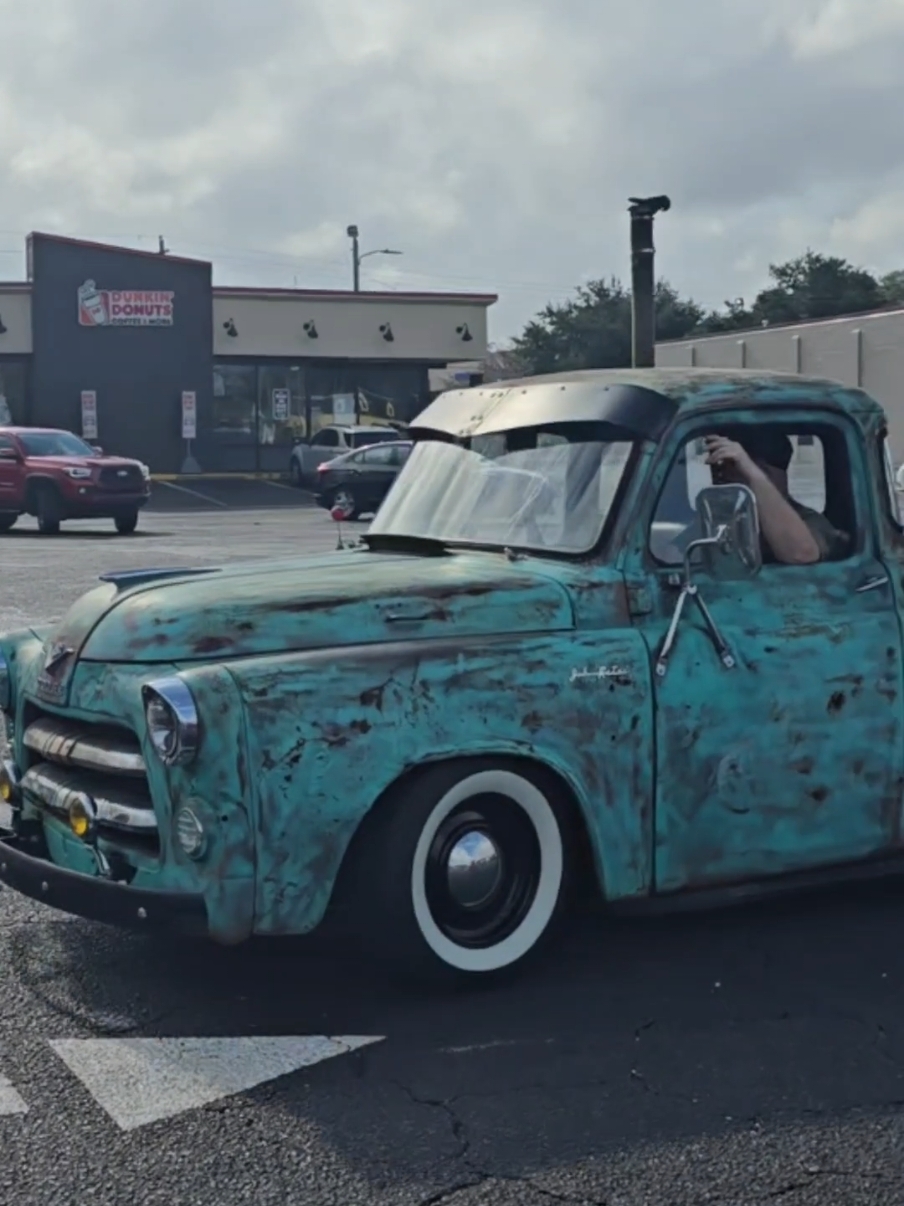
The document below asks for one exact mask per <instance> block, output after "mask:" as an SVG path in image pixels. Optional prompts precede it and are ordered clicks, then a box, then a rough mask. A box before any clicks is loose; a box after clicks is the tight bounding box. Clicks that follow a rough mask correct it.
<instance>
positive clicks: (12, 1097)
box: [0, 1075, 28, 1114]
mask: <svg viewBox="0 0 904 1206" xmlns="http://www.w3.org/2000/svg"><path fill="white" fill-rule="evenodd" d="M27 1113H28V1106H27V1105H26V1104H25V1102H24V1101H23V1100H22V1098H21V1097H20V1096H19V1094H18V1093H17V1092H16V1090H15V1089H14V1088H13V1084H12V1081H10V1080H7V1079H6V1077H5V1076H2V1075H0V1114H27Z"/></svg>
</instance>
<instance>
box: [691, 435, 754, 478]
mask: <svg viewBox="0 0 904 1206" xmlns="http://www.w3.org/2000/svg"><path fill="white" fill-rule="evenodd" d="M703 446H704V448H705V449H706V463H707V465H730V466H732V467H733V468H734V469H735V470H736V471H737V472H738V473H739V474H740V475H741V477H743V478H745V479H748V478H749V477H750V476H751V474H753V473H755V471H756V466H755V465H754V463H753V461H752V460H751V459H750V457H749V456H748V455H747V453H746V452H745V451H744V449H743V448H742V447H741V445H740V444H738V443H736V441H734V440H727V439H726V438H725V436H718V435H710V436H706V437H705V439H704V441H703Z"/></svg>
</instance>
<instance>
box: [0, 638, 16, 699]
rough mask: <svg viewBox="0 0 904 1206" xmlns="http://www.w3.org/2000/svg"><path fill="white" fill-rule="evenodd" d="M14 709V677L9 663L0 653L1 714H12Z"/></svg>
mask: <svg viewBox="0 0 904 1206" xmlns="http://www.w3.org/2000/svg"><path fill="white" fill-rule="evenodd" d="M12 709H13V675H12V671H11V670H10V668H9V662H8V661H7V660H6V657H5V656H4V654H3V653H2V652H0V712H11V711H12Z"/></svg>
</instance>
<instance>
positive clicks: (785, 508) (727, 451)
mask: <svg viewBox="0 0 904 1206" xmlns="http://www.w3.org/2000/svg"><path fill="white" fill-rule="evenodd" d="M708 448H709V457H708V460H709V463H710V464H711V465H718V464H720V463H724V462H726V461H728V462H730V463H733V464H734V466H735V467H736V469H737V471H738V474H739V475H740V476H741V477H742V478H743V480H744V482H745V484H746V485H748V486H749V487H750V489H751V490H752V491H753V495H754V497H755V498H756V502H757V508H758V510H759V513H760V528H761V530H762V533H763V536H764V537H765V539H766V542H767V543H768V545H769V548H770V549H771V550H772V555H773V556H774V557H775V559H776V561H781V562H783V563H784V564H785V565H812V564H813V563H814V562H816V561H821V560H822V549H821V548H820V546H819V543H818V541H817V540H816V537H815V536H814V535H813V533H812V532H811V531H810V529H809V527H808V526H807V524H806V523H805V522H804V520H803V519H802V518H801V517H800V516H799V515H798V514H797V512H796V511H795V510H794V508H793V507H792V506H791V504H790V503H789V502H788V500H787V499H786V498H785V497H784V496H783V495H782V492H781V491H780V490H779V489H778V487H777V486H776V485H775V484H774V483H773V482H772V481H771V480H770V478H769V477H768V475H767V474H766V473H764V471H763V470H762V469H761V468H760V467H759V465H757V464H756V463H755V462H754V461H752V460H751V459H750V457H749V456H748V455H747V453H746V452H745V450H744V449H743V448H742V447H741V445H740V444H736V443H735V442H734V441H733V440H726V439H723V438H721V437H716V438H714V439H711V440H709V441H708Z"/></svg>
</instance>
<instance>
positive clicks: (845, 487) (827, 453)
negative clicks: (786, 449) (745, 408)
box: [648, 424, 857, 565]
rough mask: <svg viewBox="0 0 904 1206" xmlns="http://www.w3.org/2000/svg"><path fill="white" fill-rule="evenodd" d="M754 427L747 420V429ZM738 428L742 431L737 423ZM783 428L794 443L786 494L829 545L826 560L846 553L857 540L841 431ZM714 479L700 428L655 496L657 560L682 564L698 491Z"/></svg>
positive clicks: (652, 542) (693, 532) (652, 538)
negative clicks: (748, 425)
mask: <svg viewBox="0 0 904 1206" xmlns="http://www.w3.org/2000/svg"><path fill="white" fill-rule="evenodd" d="M756 426H757V425H754V424H751V425H750V427H751V429H753V428H754V427H756ZM770 426H771V425H770ZM775 426H776V427H777V426H778V425H775ZM774 429H775V428H773V430H774ZM737 430H738V432H740V430H741V428H738V429H737ZM781 430H782V432H783V434H785V435H787V436H788V437H789V439H790V442H791V447H792V456H791V461H790V463H789V465H788V469H787V475H788V476H787V481H788V496H789V499H790V500H791V501H792V503H793V504H796V509H798V510H799V512H800V513H801V514H802V515H803V517H804V518H805V519H806V520H807V522H808V524H810V525H811V527H812V529H813V530H814V533H818V537H817V538H818V539H819V540H820V542H821V543H824V545H825V547H827V548H828V549H829V559H830V560H840V559H842V558H844V557H846V556H849V555H850V554H851V552H852V551H853V549H854V548H855V547H856V544H857V539H856V537H857V523H856V509H855V503H854V493H853V483H852V480H851V468H850V461H849V457H848V450H847V444H846V442H845V439H844V435H843V433H842V432H841V431H840V430H839V429H838V428H836V427H832V426H830V425H828V424H825V425H820V426H819V427H813V428H812V429H810V430H807V431H796V430H793V429H789V428H787V427H783V428H782V429H781ZM733 434H734V433H733ZM712 484H713V483H712V474H711V472H710V467H709V466H708V465H707V464H706V450H705V446H704V441H703V434H702V433H701V434H699V435H697V436H695V437H693V438H691V439H690V440H688V441H687V443H686V444H685V445H684V447H683V448H682V449H681V450H680V452H679V454H678V456H677V457H676V459H675V461H674V462H673V464H672V467H671V469H670V470H669V473H668V476H667V478H666V481H665V483H664V486H663V489H662V491H661V493H660V496H659V499H658V501H657V506H656V511H655V514H654V518H653V522H652V525H651V528H650V534H649V542H648V544H649V549H650V552H651V553H652V555H653V557H654V559H655V560H656V561H657V562H659V563H660V564H663V565H679V564H681V561H682V558H683V552H684V547H685V545H686V544H687V543H688V542H689V540H691V539H694V538H695V537H696V536H698V535H699V531H698V530H697V526H696V511H695V507H696V499H697V495H698V494H699V492H700V490H702V489H703V488H704V487H705V486H710V485H712ZM814 513H815V516H814ZM764 559H765V560H767V561H769V560H772V557H771V554H770V552H769V550H768V547H764Z"/></svg>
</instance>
